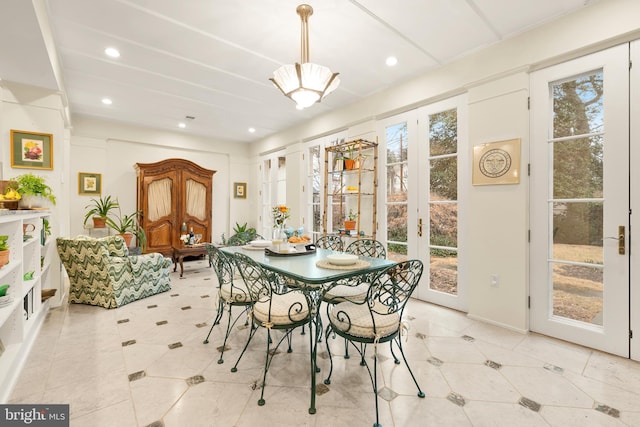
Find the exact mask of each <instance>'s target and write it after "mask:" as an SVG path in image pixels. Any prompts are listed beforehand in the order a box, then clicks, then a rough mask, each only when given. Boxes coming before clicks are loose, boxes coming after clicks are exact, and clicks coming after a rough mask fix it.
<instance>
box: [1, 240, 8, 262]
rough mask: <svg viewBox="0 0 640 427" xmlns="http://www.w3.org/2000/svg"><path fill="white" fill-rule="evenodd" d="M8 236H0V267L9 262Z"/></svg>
mask: <svg viewBox="0 0 640 427" xmlns="http://www.w3.org/2000/svg"><path fill="white" fill-rule="evenodd" d="M8 240H9V236H7V235H2V236H0V268H2V267H4V266H5V265H7V264H9V242H8Z"/></svg>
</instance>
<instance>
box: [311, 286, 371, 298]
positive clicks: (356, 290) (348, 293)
mask: <svg viewBox="0 0 640 427" xmlns="http://www.w3.org/2000/svg"><path fill="white" fill-rule="evenodd" d="M367 292H369V283H360V284H359V285H356V286H349V285H336V286H334V287H333V288H331V289H329V290H328V291H327V292H325V294H324V295H323V297H322V299H323V300H325V301H329V302H341V301H364V299H365V298H366V297H367Z"/></svg>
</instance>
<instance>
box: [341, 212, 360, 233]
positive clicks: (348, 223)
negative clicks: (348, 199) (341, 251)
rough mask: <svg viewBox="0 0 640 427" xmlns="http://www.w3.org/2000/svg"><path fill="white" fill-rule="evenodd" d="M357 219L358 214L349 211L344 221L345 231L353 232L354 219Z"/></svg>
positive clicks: (354, 227)
mask: <svg viewBox="0 0 640 427" xmlns="http://www.w3.org/2000/svg"><path fill="white" fill-rule="evenodd" d="M357 218H358V214H356V213H354V212H353V209H349V213H348V214H347V218H346V219H345V220H344V228H345V230H355V229H356V219H357Z"/></svg>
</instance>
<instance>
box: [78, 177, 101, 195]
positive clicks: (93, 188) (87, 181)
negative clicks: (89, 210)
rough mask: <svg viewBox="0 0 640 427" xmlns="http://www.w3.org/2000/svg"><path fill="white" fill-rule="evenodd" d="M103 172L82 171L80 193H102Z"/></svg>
mask: <svg viewBox="0 0 640 427" xmlns="http://www.w3.org/2000/svg"><path fill="white" fill-rule="evenodd" d="M101 193H102V174H99V173H89V172H80V173H78V194H89V195H94V194H101Z"/></svg>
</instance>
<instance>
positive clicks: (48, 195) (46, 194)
mask: <svg viewBox="0 0 640 427" xmlns="http://www.w3.org/2000/svg"><path fill="white" fill-rule="evenodd" d="M13 180H15V181H16V182H17V183H18V188H17V189H16V191H17V192H18V193H19V194H20V195H21V204H22V206H23V207H26V208H27V209H34V208H38V207H43V205H44V204H46V202H45V201H44V200H48V201H49V202H51V203H52V204H54V205H55V204H56V196H54V195H53V190H52V189H51V187H49V186H48V185H47V183H46V181H45V179H44V178H43V177H41V176H38V175H34V174H32V173H25V174H22V175H18V176H16V177H15V178H13Z"/></svg>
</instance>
